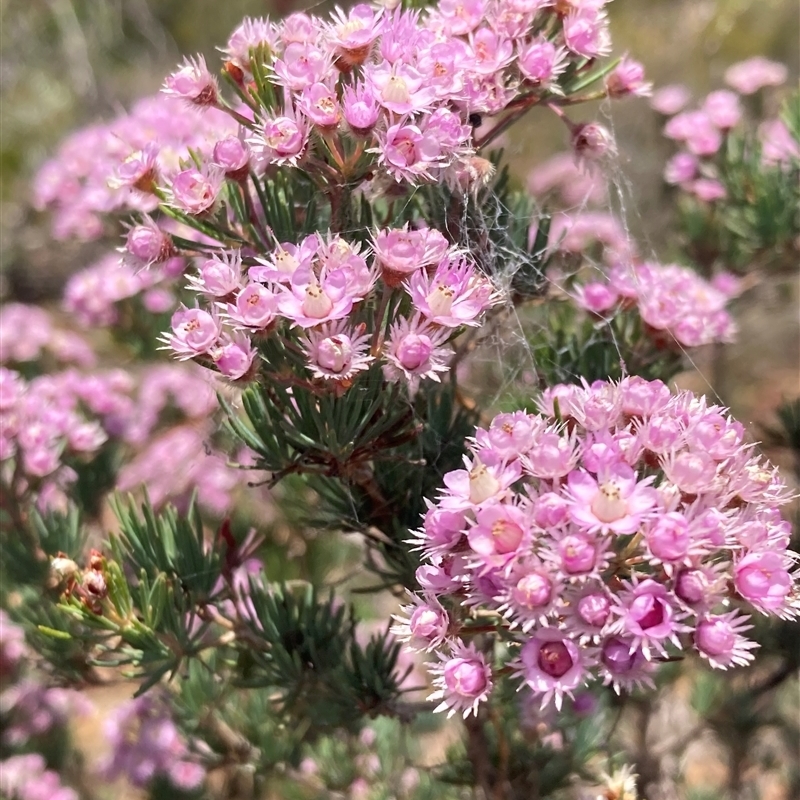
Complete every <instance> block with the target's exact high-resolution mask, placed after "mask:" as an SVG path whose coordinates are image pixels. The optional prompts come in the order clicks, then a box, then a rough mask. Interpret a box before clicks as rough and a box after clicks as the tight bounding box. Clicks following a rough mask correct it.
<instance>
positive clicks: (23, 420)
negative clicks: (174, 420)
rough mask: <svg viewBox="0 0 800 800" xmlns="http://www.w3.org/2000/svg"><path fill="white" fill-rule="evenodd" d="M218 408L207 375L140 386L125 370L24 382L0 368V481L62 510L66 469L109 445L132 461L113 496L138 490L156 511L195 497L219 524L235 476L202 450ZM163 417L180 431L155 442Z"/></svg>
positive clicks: (144, 380) (153, 378)
mask: <svg viewBox="0 0 800 800" xmlns="http://www.w3.org/2000/svg"><path fill="white" fill-rule="evenodd" d="M216 407H217V404H216V397H215V394H214V391H213V388H212V387H211V386H210V385H209V383H208V381H207V379H206V375H205V373H204V372H203V371H202V370H199V369H196V368H190V367H187V366H184V365H177V364H170V365H159V366H154V367H151V368H149V369H147V370H144V371H143V372H142V374H141V375H140V376H139V377H138V381H137V380H134V378H133V377H132V376H131V375H129V374H128V373H126V372H124V371H122V370H111V371H106V372H101V371H94V372H91V373H81V372H78V371H77V370H65V371H63V372H57V373H51V374H45V375H40V376H38V377H35V378H33V379H32V380H30V381H26V380H25V379H24V378H23V377H22V376H21V375H20V374H19V373H18V372H15V371H14V370H11V369H8V368H6V367H0V475H2V478H3V481H4V482H5V485H6V486H9V487H11V486H12V482H14V486H13V491H15V492H17V493H24V492H27V491H29V490H32V489H34V488H35V490H36V494H37V497H38V502H39V504H40V505H41V506H42V507H55V506H60V505H63V503H64V502H65V492H66V491H67V490H68V489H69V488H70V486H71V485H72V483H73V482H74V480H75V478H76V473H75V470H74V469H73V466H71V465H73V464H75V463H76V462H80V461H83V460H91V459H92V458H94V457H95V455H96V454H97V453H98V451H99V450H100V448H101V447H102V446H103V445H104V444H105V443H106V442H107V441H109V440H114V441H116V442H118V443H120V444H121V443H124V444H126V445H128V446H129V447H131V448H135V452H136V455H135V456H134V457H133V460H132V461H130V462H129V463H127V464H126V465H125V467H124V468H123V469H122V470H121V472H120V474H119V476H118V484H117V486H118V488H119V489H122V490H125V491H132V490H135V489H138V488H139V487H140V486H141V485H144V486H146V487H147V490H148V493H149V494H150V497H151V500H152V501H153V503H154V504H156V505H160V504H161V503H163V502H165V501H166V500H171V501H174V502H179V503H180V502H184V501H185V500H187V499H188V497H189V496H190V495H191V492H192V490H193V489H194V488H195V487H200V488H201V489H202V492H201V494H202V501H203V503H204V504H205V505H206V506H207V507H208V508H209V509H210V510H212V511H213V512H214V513H220V514H221V513H224V512H225V511H226V510H227V508H228V507H229V505H230V502H231V493H232V491H233V489H234V487H235V486H236V484H237V482H238V473H237V472H236V471H235V470H234V469H233V468H231V467H228V466H227V464H226V461H225V459H224V458H223V457H222V456H221V455H220V454H219V453H216V452H214V451H213V450H210V449H209V446H208V444H207V440H208V439H210V429H209V426H208V419H209V415H210V414H211V413H212V411H213V410H214V409H215V408H216ZM168 410H170V411H171V412H172V415H173V416H174V413H175V412H176V411H177V412H178V414H179V415H180V417H179V418H180V422H181V424H179V425H178V426H177V427H174V428H171V429H169V430H168V431H167V432H163V431H162V432H160V433H159V434H158V436H157V437H155V438H154V437H153V434H154V432H155V431H156V430H157V428H158V427H159V425H161V424H162V422H163V417H164V415H165V412H166V411H168Z"/></svg>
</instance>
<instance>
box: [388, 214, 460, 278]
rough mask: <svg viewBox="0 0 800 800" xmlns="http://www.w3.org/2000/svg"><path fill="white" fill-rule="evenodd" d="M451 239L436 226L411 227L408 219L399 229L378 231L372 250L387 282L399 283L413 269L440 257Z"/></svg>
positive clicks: (432, 262)
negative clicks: (448, 239)
mask: <svg viewBox="0 0 800 800" xmlns="http://www.w3.org/2000/svg"><path fill="white" fill-rule="evenodd" d="M448 249H449V243H448V241H447V239H445V238H444V236H442V234H441V233H439V231H437V230H435V229H433V228H420V229H418V230H414V229H412V230H409V228H408V223H406V225H405V226H404V227H403V228H400V229H389V230H381V231H378V232H377V233H376V234H375V238H374V240H373V250H374V252H375V257H376V258H377V260H378V264H379V265H380V267H381V274H382V276H383V280H384V282H385V283H386V284H387V285H389V286H392V287H395V286H399V285H400V284H401V283H402V281H403V280H404V279H405V278H406V277H407V276H408V275H410V274H411V273H412V272H416V271H417V270H418V269H424V268H426V267H429V266H431V265H432V264H437V263H438V262H439V261H441V260H442V259H443V258H444V256H445V254H446V253H447V250H448Z"/></svg>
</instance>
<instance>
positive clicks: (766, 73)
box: [725, 56, 789, 94]
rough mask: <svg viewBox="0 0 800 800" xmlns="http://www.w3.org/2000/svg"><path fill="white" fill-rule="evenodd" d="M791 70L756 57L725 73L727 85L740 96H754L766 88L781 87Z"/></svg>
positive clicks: (734, 66) (775, 62)
mask: <svg viewBox="0 0 800 800" xmlns="http://www.w3.org/2000/svg"><path fill="white" fill-rule="evenodd" d="M788 74H789V70H788V69H787V68H786V66H785V65H784V64H780V63H778V62H777V61H770V60H769V59H767V58H764V56H755V57H753V58H749V59H747V60H746V61H740V62H738V63H737V64H734V65H733V66H731V67H728V69H727V71H726V72H725V83H727V84H728V86H731V87H732V88H734V89H735V90H736V91H737V92H739V94H753V93H754V92H757V91H758V90H759V89H761V88H763V87H764V86H780V85H781V84H782V83H784V82H785V81H786V78H787V77H788Z"/></svg>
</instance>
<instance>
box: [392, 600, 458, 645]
mask: <svg viewBox="0 0 800 800" xmlns="http://www.w3.org/2000/svg"><path fill="white" fill-rule="evenodd" d="M411 599H412V601H413V604H412V605H408V606H403V607H402V612H403V614H404V615H405V616H403V617H400V616H397V617H394V619H395V620H397V622H398V623H399V624H397V625H395V626H393V627H392V633H393V634H394V635H395V636H396V637H397V638H398V639H400V641H405V642H408V647H409V648H410V649H412V650H425V651H427V652H430V651H431V650H435V649H436V648H438V647H440V646H441V645H442V643H443V642H444V640H445V639H446V637H447V634H448V631H449V629H450V617H449V616H448V614H447V612H446V611H445V610H444V608H443V607H442V605H441V603H440V602H439V601H438V600H437V599H436V597H435V596H434V595H432V594H430V595H426V596H425V597H423V598H420V597H417V596H416V595H411Z"/></svg>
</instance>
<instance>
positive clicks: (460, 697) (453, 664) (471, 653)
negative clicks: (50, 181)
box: [428, 642, 492, 718]
mask: <svg viewBox="0 0 800 800" xmlns="http://www.w3.org/2000/svg"><path fill="white" fill-rule="evenodd" d="M452 652H453V655H452V657H449V658H448V657H447V656H443V655H441V654H440V655H439V658H440V659H441V663H440V664H437V665H436V666H433V667H431V668H430V670H431V673H432V674H433V675H434V676H436V677H435V679H434V681H433V685H434V686H435V687H436V691H435V692H433V693H432V694H431V695H430V696H429V697H428V700H441V703H439V705H438V706H437V707H436V708H435V709H434V711H447V712H448V713H447V716H448V717H452V716H453V714H456V713H461V714H463V716H464V718H466V717H468V716H469V715H470V714H475V715H477V713H478V706H479V705H480V704H481V703H482V702H484V701H485V700H487V699H488V697H489V695H490V694H491V691H492V671H491V669H490V668H489V666H488V665H487V664H486V658H485V656H484V655H483V653H481V652H479V651H478V650H477V649H476V648H475V645H474V644H470V645H469V646H467V645H465V644H464V643H463V642H458V643H457V644H455V645H454V647H453V650H452Z"/></svg>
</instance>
